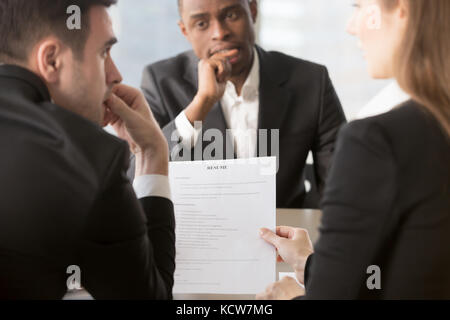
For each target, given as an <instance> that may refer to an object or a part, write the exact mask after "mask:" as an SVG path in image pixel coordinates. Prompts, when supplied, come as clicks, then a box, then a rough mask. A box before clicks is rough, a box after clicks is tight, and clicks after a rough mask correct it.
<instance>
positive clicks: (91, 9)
mask: <svg viewBox="0 0 450 320" xmlns="http://www.w3.org/2000/svg"><path fill="white" fill-rule="evenodd" d="M113 3H115V1H114V0H40V1H28V0H0V64H1V65H0V147H1V150H2V156H1V157H0V194H1V200H0V299H5V298H6V299H61V298H62V297H63V296H64V295H65V293H66V291H67V289H68V287H69V288H73V287H78V286H83V287H84V288H85V289H86V290H87V291H88V292H89V293H90V294H91V295H92V296H93V297H94V298H96V299H131V298H137V299H168V298H171V296H172V286H173V272H174V268H175V235H174V224H175V222H174V212H173V204H172V202H171V201H170V200H169V197H170V191H169V189H168V178H167V174H168V148H167V143H166V141H165V138H164V136H163V134H162V132H161V130H160V128H159V126H158V124H157V123H156V121H155V120H154V118H153V116H152V114H151V112H150V109H149V107H148V104H147V103H146V101H145V98H144V96H143V95H142V93H140V91H139V90H137V89H133V88H130V87H127V86H124V85H120V84H119V83H120V82H121V80H122V79H121V75H120V73H119V72H118V70H117V69H116V67H115V65H114V62H113V61H112V59H111V56H110V55H109V51H110V49H111V47H112V45H113V44H114V43H115V42H116V41H117V40H116V39H115V37H114V33H113V31H112V27H111V22H110V19H109V16H108V13H107V10H106V9H107V7H109V6H110V5H111V4H113ZM69 5H77V6H78V7H79V8H80V9H81V14H82V26H81V29H80V30H69V29H67V26H66V18H67V14H66V11H67V8H68V7H69ZM107 123H110V124H113V125H114V128H115V129H116V131H117V132H118V135H119V137H122V138H124V139H125V140H127V141H128V144H129V145H130V147H131V149H132V151H133V152H134V153H135V154H136V163H137V166H136V174H135V175H136V179H135V181H134V187H135V190H136V193H137V194H135V192H134V191H133V187H132V185H131V184H130V182H129V180H128V179H127V177H126V170H127V167H128V160H129V151H128V149H129V148H128V145H127V143H125V142H124V141H123V140H121V139H119V138H116V137H114V136H112V135H109V134H108V133H106V132H105V131H104V130H103V129H102V128H101V125H102V124H103V125H105V124H107ZM136 196H138V197H139V198H140V201H138V199H137V197H136Z"/></svg>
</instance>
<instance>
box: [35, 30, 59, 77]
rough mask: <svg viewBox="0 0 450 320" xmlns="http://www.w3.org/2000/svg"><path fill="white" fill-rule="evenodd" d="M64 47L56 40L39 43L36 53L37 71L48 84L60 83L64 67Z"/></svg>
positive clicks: (51, 39)
mask: <svg viewBox="0 0 450 320" xmlns="http://www.w3.org/2000/svg"><path fill="white" fill-rule="evenodd" d="M62 53H63V46H62V44H61V42H60V41H59V40H57V39H54V38H49V39H45V40H43V41H42V42H40V43H39V45H38V47H37V52H36V59H37V61H36V62H37V65H36V67H37V69H38V71H39V74H40V76H41V77H42V78H43V79H44V80H45V81H46V82H47V83H56V82H58V81H59V78H60V74H61V69H62V66H63V57H62Z"/></svg>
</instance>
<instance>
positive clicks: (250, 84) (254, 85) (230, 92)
mask: <svg viewBox="0 0 450 320" xmlns="http://www.w3.org/2000/svg"><path fill="white" fill-rule="evenodd" d="M259 69H260V66H259V57H258V52H257V51H256V48H254V49H253V65H252V68H251V70H250V73H249V75H248V76H247V79H246V80H245V82H244V85H243V86H242V92H241V97H238V95H237V93H236V87H235V86H234V84H233V83H232V82H231V81H228V82H227V87H226V89H225V95H224V98H225V97H226V99H232V100H233V101H235V100H239V99H242V100H245V101H247V100H250V101H252V100H254V99H255V98H257V97H258V96H259V83H260V70H259Z"/></svg>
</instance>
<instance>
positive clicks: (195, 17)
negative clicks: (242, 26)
mask: <svg viewBox="0 0 450 320" xmlns="http://www.w3.org/2000/svg"><path fill="white" fill-rule="evenodd" d="M240 8H242V5H241V4H239V3H236V4H232V5H230V6H228V7H225V8H222V9H220V13H221V14H223V13H224V12H226V11H229V10H233V9H240ZM208 16H210V14H209V13H206V12H205V13H194V14H192V15H191V16H190V17H189V18H190V19H200V18H205V17H208Z"/></svg>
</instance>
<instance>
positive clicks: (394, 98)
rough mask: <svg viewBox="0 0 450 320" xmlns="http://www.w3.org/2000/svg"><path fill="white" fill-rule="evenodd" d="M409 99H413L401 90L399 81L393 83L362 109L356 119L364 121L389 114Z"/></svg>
mask: <svg viewBox="0 0 450 320" xmlns="http://www.w3.org/2000/svg"><path fill="white" fill-rule="evenodd" d="M409 99H411V97H410V96H409V95H408V94H406V93H405V92H404V91H403V90H402V89H401V88H400V86H399V85H398V83H397V81H393V82H391V83H390V84H389V85H388V86H387V87H385V88H383V90H381V91H380V93H378V94H377V95H376V96H375V97H374V98H373V99H372V100H370V101H369V103H368V104H367V105H365V106H364V107H363V108H362V109H361V111H360V112H359V113H358V115H357V117H356V118H357V119H364V118H368V117H373V116H377V115H379V114H382V113H385V112H389V111H391V110H392V108H394V107H396V106H398V105H399V104H401V103H403V102H405V101H408V100H409Z"/></svg>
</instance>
